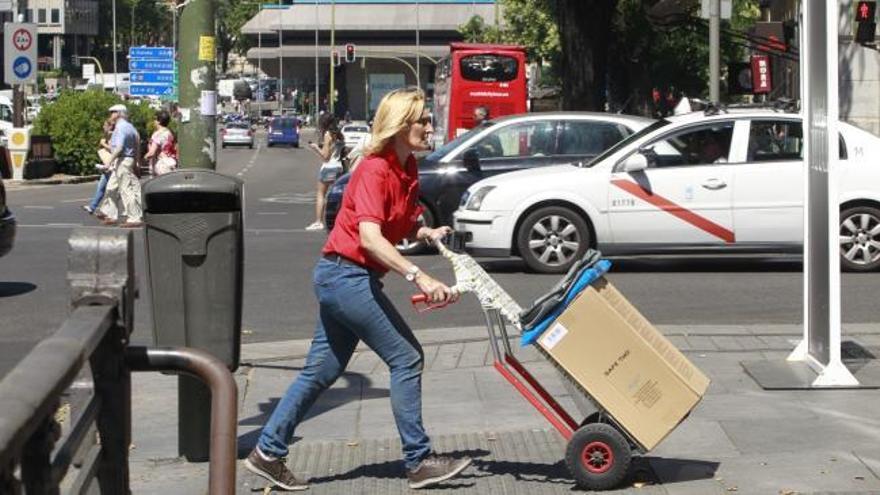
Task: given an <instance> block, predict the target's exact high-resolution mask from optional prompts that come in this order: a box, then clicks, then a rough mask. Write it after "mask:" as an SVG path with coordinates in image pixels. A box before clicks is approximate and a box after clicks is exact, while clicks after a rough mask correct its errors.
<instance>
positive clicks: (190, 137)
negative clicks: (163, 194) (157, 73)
mask: <svg viewBox="0 0 880 495" xmlns="http://www.w3.org/2000/svg"><path fill="white" fill-rule="evenodd" d="M214 4H215V2H214V0H189V1H188V2H187V3H186V6H185V7H183V11H182V12H181V13H180V111H181V122H180V166H181V167H183V168H207V169H214V168H216V164H217V156H216V144H217V136H216V131H217V119H216V117H217V115H216V114H217V91H216V89H217V81H216V69H215V60H216V50H215V45H214V15H215V10H214V9H215V5H214Z"/></svg>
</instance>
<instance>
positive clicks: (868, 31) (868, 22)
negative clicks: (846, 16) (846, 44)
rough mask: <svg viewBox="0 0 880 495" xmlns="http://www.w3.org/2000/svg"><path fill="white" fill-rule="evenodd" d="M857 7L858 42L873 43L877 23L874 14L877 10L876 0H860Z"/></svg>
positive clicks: (856, 36)
mask: <svg viewBox="0 0 880 495" xmlns="http://www.w3.org/2000/svg"><path fill="white" fill-rule="evenodd" d="M855 7H856V35H855V38H856V43H873V42H874V33H875V31H876V30H877V23H876V22H875V17H874V15H875V14H876V12H877V2H876V1H873V0H872V1H859V2H856V4H855Z"/></svg>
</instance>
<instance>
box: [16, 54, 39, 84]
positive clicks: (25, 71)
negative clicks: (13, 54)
mask: <svg viewBox="0 0 880 495" xmlns="http://www.w3.org/2000/svg"><path fill="white" fill-rule="evenodd" d="M32 70H34V68H33V66H32V65H31V61H30V60H29V59H28V58H27V57H24V56H22V57H18V58H16V59H15V61H14V62H12V71H13V72H15V77H17V78H19V79H27V78H28V77H30V75H31V71H32Z"/></svg>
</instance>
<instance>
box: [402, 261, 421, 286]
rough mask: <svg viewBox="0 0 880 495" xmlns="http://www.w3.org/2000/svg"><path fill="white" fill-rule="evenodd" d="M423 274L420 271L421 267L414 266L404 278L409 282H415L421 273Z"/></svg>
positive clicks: (408, 269) (407, 271)
mask: <svg viewBox="0 0 880 495" xmlns="http://www.w3.org/2000/svg"><path fill="white" fill-rule="evenodd" d="M421 272H422V271H421V270H419V267H417V266H416V265H413V266H411V267H409V268H407V269H406V275H404V278H406V281H407V282H415V281H416V277H418V276H419V273H421Z"/></svg>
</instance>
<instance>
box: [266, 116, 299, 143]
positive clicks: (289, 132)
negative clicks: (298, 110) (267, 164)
mask: <svg viewBox="0 0 880 495" xmlns="http://www.w3.org/2000/svg"><path fill="white" fill-rule="evenodd" d="M299 128H300V121H299V119H298V118H296V117H275V118H274V119H272V120H271V121H270V122H269V137H268V144H267V146H270V147H271V146H274V145H276V144H289V145H293V147H294V148H299Z"/></svg>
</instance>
